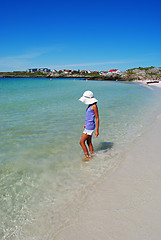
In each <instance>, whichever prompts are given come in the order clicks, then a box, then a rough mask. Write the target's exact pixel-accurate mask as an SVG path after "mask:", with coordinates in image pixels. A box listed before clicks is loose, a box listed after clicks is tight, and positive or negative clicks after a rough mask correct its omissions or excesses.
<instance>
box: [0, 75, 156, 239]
mask: <svg viewBox="0 0 161 240" xmlns="http://www.w3.org/2000/svg"><path fill="white" fill-rule="evenodd" d="M85 90H91V91H93V92H94V95H95V97H96V98H97V99H98V100H99V102H98V108H99V114H100V136H99V137H98V138H97V139H96V138H95V137H94V136H93V143H94V148H95V150H96V155H95V157H94V158H93V159H92V161H90V162H88V163H84V162H82V161H81V159H82V158H83V153H82V150H81V148H80V146H79V140H80V137H81V134H82V131H83V125H84V118H85V109H86V106H85V105H84V104H83V103H81V102H79V101H78V99H79V97H80V96H81V95H82V93H83V92H84V91H85ZM159 108H160V94H157V93H156V91H153V90H152V89H149V88H145V87H142V86H139V85H138V84H133V83H120V82H100V81H87V82H86V81H84V80H75V81H74V80H73V79H70V80H67V79H53V80H52V81H49V80H47V79H0V128H1V131H0V139H1V141H0V150H1V151H0V206H1V207H0V239H2V240H17V239H21V240H30V239H32V240H44V239H50V240H51V239H54V236H55V235H56V233H57V232H58V231H59V230H60V229H61V228H62V227H64V226H65V225H67V224H68V223H69V222H70V221H71V219H72V218H73V217H74V216H75V215H76V213H77V211H78V209H79V207H80V206H81V204H82V203H83V201H84V199H85V197H86V195H87V194H88V191H89V189H91V188H92V186H93V185H94V184H95V183H96V182H97V181H98V179H99V178H100V177H101V176H102V175H103V174H105V173H106V172H108V171H110V170H111V169H112V168H114V167H116V166H117V165H118V164H119V161H120V154H121V153H122V152H123V151H125V149H126V148H127V147H128V146H130V144H132V142H133V141H134V140H135V138H136V137H137V136H139V135H140V134H141V132H142V131H143V130H144V129H145V127H146V126H147V125H148V124H149V123H150V122H151V121H152V120H153V119H154V118H155V116H156V115H157V112H158V109H159Z"/></svg>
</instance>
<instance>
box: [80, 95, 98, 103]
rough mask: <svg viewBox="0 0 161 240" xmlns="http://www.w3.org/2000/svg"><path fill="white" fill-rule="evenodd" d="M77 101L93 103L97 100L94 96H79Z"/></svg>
mask: <svg viewBox="0 0 161 240" xmlns="http://www.w3.org/2000/svg"><path fill="white" fill-rule="evenodd" d="M79 101H81V102H83V103H84V104H87V105H89V104H93V103H97V102H98V100H97V99H96V98H94V97H93V98H86V97H84V96H82V97H81V98H79Z"/></svg>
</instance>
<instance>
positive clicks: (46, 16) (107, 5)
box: [0, 0, 161, 71]
mask: <svg viewBox="0 0 161 240" xmlns="http://www.w3.org/2000/svg"><path fill="white" fill-rule="evenodd" d="M160 12H161V2H160V0H158V1H156V0H153V1H142V0H140V1H139V0H136V1H117V0H116V1H104V0H100V1H95V0H93V1H91V0H89V1H88V0H86V1H85V0H82V1H70V0H69V1H61V0H59V1H58V0H56V1H52V0H46V1H41V0H39V1H37V0H32V1H31V0H29V1H17V0H15V1H11V0H5V1H3V2H1V13H0V31H1V34H0V35H1V36H0V71H15V70H26V69H28V68H34V67H48V68H51V69H57V70H59V69H76V70H77V69H86V70H87V69H90V70H109V69H111V68H119V69H120V70H122V71H124V70H126V69H129V68H133V67H147V66H156V67H161V16H160Z"/></svg>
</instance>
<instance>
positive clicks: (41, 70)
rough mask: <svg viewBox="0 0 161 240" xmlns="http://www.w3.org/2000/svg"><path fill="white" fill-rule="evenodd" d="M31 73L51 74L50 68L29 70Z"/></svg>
mask: <svg viewBox="0 0 161 240" xmlns="http://www.w3.org/2000/svg"><path fill="white" fill-rule="evenodd" d="M27 72H29V73H35V72H42V73H48V72H51V70H50V69H49V68H29V69H28V70H27Z"/></svg>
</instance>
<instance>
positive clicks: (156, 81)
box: [147, 80, 159, 84]
mask: <svg viewBox="0 0 161 240" xmlns="http://www.w3.org/2000/svg"><path fill="white" fill-rule="evenodd" d="M151 83H159V81H158V80H154V81H149V82H147V84H151Z"/></svg>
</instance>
